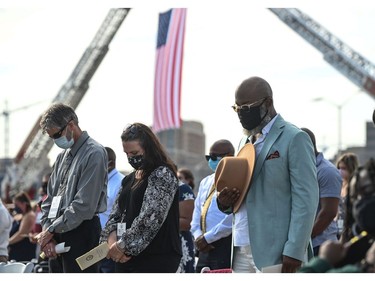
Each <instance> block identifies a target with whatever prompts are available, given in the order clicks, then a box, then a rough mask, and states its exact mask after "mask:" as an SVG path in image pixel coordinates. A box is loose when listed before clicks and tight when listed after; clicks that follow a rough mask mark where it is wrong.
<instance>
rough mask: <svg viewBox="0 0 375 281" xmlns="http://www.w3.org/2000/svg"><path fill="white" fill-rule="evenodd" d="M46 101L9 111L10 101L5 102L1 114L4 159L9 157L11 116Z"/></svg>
mask: <svg viewBox="0 0 375 281" xmlns="http://www.w3.org/2000/svg"><path fill="white" fill-rule="evenodd" d="M43 102H44V101H38V102H35V103H32V104H27V105H24V106H21V107H17V108H13V109H8V101H7V100H5V101H4V110H3V111H2V112H1V113H0V115H2V116H3V117H4V158H5V159H7V158H8V157H9V135H10V134H9V123H10V122H9V118H10V114H13V113H14V112H17V111H20V110H25V109H28V108H30V107H32V106H34V105H38V104H40V103H43Z"/></svg>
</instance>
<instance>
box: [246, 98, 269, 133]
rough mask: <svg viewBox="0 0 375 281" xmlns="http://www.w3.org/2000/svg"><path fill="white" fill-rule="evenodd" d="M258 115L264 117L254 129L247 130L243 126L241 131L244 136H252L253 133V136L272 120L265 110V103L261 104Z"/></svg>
mask: <svg viewBox="0 0 375 281" xmlns="http://www.w3.org/2000/svg"><path fill="white" fill-rule="evenodd" d="M264 115H265V116H264ZM260 116H264V118H263V120H262V121H261V122H260V124H259V125H258V126H256V127H255V128H254V129H252V130H248V129H245V128H243V133H244V134H245V135H246V136H253V135H254V136H255V135H256V134H258V133H261V132H262V129H263V128H264V127H265V126H266V125H267V124H268V123H269V122H270V121H271V120H272V117H271V115H270V112H269V110H267V107H266V105H262V106H261V107H260Z"/></svg>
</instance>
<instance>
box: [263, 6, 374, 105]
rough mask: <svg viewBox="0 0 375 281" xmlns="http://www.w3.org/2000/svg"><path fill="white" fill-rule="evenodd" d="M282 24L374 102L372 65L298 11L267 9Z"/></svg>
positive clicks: (292, 9)
mask: <svg viewBox="0 0 375 281" xmlns="http://www.w3.org/2000/svg"><path fill="white" fill-rule="evenodd" d="M269 10H270V11H271V12H272V13H274V14H275V15H276V16H277V17H278V18H279V19H280V20H281V21H283V22H284V23H285V24H286V25H288V26H289V27H290V28H292V29H293V30H294V31H295V32H297V33H298V34H299V35H301V36H302V37H303V38H304V39H305V40H306V41H308V42H309V43H310V44H311V45H313V46H314V47H315V48H316V49H318V50H319V51H320V52H322V54H323V58H324V60H325V61H327V62H328V63H329V64H331V65H332V66H333V67H334V68H336V69H337V70H338V71H339V72H341V74H343V75H344V76H345V77H346V78H348V79H349V80H350V81H351V82H353V83H354V84H355V85H357V86H358V87H360V89H362V90H363V91H365V92H367V93H368V94H369V95H370V96H371V97H373V98H375V65H374V64H373V63H371V62H370V61H369V60H367V59H366V58H364V57H363V56H362V55H360V54H359V53H357V52H356V51H354V50H353V49H352V48H350V47H349V46H348V45H346V44H345V43H344V42H342V41H341V40H340V39H339V38H337V37H336V36H334V35H333V34H332V33H330V32H329V31H328V30H327V29H325V28H324V27H323V26H321V25H320V24H319V23H317V22H316V21H314V20H313V19H312V18H310V17H309V16H308V15H306V14H304V13H303V12H301V11H300V10H298V9H294V8H291V9H286V8H269Z"/></svg>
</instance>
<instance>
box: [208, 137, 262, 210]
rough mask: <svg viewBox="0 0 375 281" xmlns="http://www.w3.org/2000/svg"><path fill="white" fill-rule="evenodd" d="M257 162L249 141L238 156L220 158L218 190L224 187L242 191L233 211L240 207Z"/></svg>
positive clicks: (217, 174) (216, 178)
mask: <svg viewBox="0 0 375 281" xmlns="http://www.w3.org/2000/svg"><path fill="white" fill-rule="evenodd" d="M254 164H255V148H254V145H253V144H251V143H247V144H246V145H245V146H243V147H242V149H241V150H240V151H239V152H238V154H237V156H234V157H228V156H227V157H224V158H223V159H221V160H220V162H219V164H218V166H217V168H216V171H215V185H216V190H217V191H218V192H220V191H221V190H223V188H224V187H228V188H237V189H238V190H239V191H240V196H239V198H238V200H237V201H236V202H235V204H234V205H233V212H234V213H236V212H237V211H238V209H239V208H240V206H241V204H242V202H243V200H244V199H245V196H246V194H247V192H248V191H249V188H250V182H251V178H252V175H253V170H254Z"/></svg>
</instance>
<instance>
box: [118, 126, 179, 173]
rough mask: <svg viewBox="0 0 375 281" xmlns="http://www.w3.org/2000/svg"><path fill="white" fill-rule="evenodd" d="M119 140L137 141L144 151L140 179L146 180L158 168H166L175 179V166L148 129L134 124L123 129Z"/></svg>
mask: <svg viewBox="0 0 375 281" xmlns="http://www.w3.org/2000/svg"><path fill="white" fill-rule="evenodd" d="M121 140H122V141H123V142H127V141H139V144H140V145H141V147H142V148H143V150H144V164H143V165H142V170H143V174H142V178H143V179H145V178H147V177H148V176H149V175H150V174H151V173H152V171H154V170H155V169H156V168H157V167H159V166H167V167H168V168H169V169H171V171H172V172H173V174H174V175H175V177H177V171H176V165H175V164H174V162H173V161H172V160H171V159H170V158H169V156H168V154H167V152H166V151H165V149H164V147H163V146H162V144H161V143H160V141H159V139H158V138H157V136H156V135H155V134H154V133H153V132H152V131H151V129H150V128H149V127H147V126H146V125H144V124H142V123H134V124H131V125H129V126H128V127H126V128H125V130H124V131H123V132H122V134H121Z"/></svg>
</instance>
